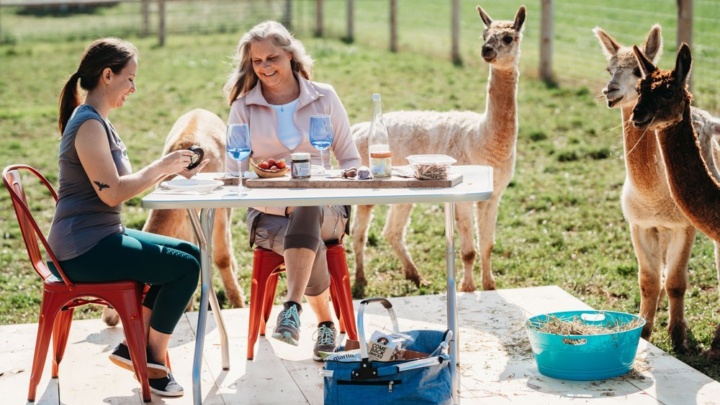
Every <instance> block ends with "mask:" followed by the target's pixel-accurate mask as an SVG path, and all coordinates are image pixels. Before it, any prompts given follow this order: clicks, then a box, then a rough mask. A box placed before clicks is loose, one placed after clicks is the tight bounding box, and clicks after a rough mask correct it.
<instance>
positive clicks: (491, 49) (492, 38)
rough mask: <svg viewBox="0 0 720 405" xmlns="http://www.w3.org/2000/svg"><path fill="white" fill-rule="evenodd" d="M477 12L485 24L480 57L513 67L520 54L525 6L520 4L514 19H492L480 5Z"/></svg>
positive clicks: (494, 63)
mask: <svg viewBox="0 0 720 405" xmlns="http://www.w3.org/2000/svg"><path fill="white" fill-rule="evenodd" d="M477 12H478V14H479V15H480V18H481V19H482V20H483V23H484V24H485V29H484V30H483V34H482V37H483V46H482V51H481V54H482V58H483V59H484V60H485V62H487V63H490V64H491V65H493V66H496V67H500V68H507V69H509V68H514V67H515V66H516V65H517V61H518V59H519V56H520V41H521V40H522V29H523V26H524V24H525V13H526V11H525V6H521V7H520V8H519V9H518V11H517V14H515V20H514V21H493V20H492V18H490V16H489V15H488V14H487V13H486V12H485V10H483V9H482V8H481V7H480V6H477Z"/></svg>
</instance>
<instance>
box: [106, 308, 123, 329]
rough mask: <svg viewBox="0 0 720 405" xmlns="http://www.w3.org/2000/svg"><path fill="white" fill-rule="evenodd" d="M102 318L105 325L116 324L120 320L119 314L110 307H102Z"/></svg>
mask: <svg viewBox="0 0 720 405" xmlns="http://www.w3.org/2000/svg"><path fill="white" fill-rule="evenodd" d="M102 320H103V322H105V325H107V326H116V325H117V324H118V322H120V315H118V313H117V311H115V310H114V309H112V308H110V307H103V312H102Z"/></svg>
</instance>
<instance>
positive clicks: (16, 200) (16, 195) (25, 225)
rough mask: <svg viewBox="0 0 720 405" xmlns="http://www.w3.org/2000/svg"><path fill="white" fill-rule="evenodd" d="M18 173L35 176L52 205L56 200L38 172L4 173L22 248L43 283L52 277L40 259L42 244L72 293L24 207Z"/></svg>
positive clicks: (11, 168) (17, 167)
mask: <svg viewBox="0 0 720 405" xmlns="http://www.w3.org/2000/svg"><path fill="white" fill-rule="evenodd" d="M21 170H22V171H25V172H29V173H31V174H33V175H35V177H36V178H37V179H38V180H39V181H40V183H41V184H43V185H44V186H45V187H46V188H47V190H48V191H49V192H50V195H52V197H53V200H54V201H53V203H54V204H55V203H57V199H58V196H57V193H56V192H55V189H54V188H53V186H52V184H50V182H49V181H48V180H47V179H46V178H45V176H43V175H42V174H41V173H40V172H39V171H37V170H36V169H34V168H32V167H30V166H28V165H22V164H17V165H10V166H7V167H6V168H5V169H4V170H3V173H2V177H3V183H5V188H7V190H8V191H9V192H10V198H11V199H12V203H13V208H14V209H15V215H16V216H17V220H18V225H19V226H20V232H21V233H22V235H23V240H24V241H25V247H26V248H27V252H28V256H29V257H30V262H31V263H32V265H33V268H34V269H35V272H37V274H38V275H39V276H40V277H42V279H43V280H45V279H47V278H48V277H50V276H52V273H51V272H50V269H49V268H48V266H47V263H46V261H45V260H46V259H45V258H44V257H43V254H42V250H41V249H40V245H41V244H42V246H43V248H44V249H45V251H46V252H47V255H48V257H49V258H50V260H52V262H53V263H54V264H55V267H56V268H57V270H58V273H60V276H61V277H62V280H63V282H65V284H66V285H67V286H68V288H69V289H70V290H72V289H73V288H75V285H74V284H73V283H72V281H70V280H69V279H68V278H67V276H66V275H65V273H64V272H63V271H62V268H61V267H60V263H58V260H57V258H56V257H55V254H54V253H53V251H52V249H50V246H49V245H48V242H47V240H46V239H45V235H43V233H42V230H41V229H40V227H39V226H38V224H37V222H36V221H35V219H34V218H33V215H32V213H31V212H30V208H29V207H28V204H27V197H26V195H25V189H24V188H23V185H22V178H21V177H22V176H21V174H20V171H21ZM54 204H53V205H54Z"/></svg>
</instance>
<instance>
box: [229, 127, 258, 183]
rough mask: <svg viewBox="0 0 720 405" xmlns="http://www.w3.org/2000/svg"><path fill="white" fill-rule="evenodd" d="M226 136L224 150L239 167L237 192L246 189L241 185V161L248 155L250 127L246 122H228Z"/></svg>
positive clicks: (250, 146)
mask: <svg viewBox="0 0 720 405" xmlns="http://www.w3.org/2000/svg"><path fill="white" fill-rule="evenodd" d="M226 135H227V137H226V139H225V150H226V151H227V153H228V154H229V155H230V157H232V158H233V159H235V160H237V161H238V167H239V168H240V173H239V175H240V181H239V183H238V194H242V192H243V191H247V188H245V186H244V185H243V170H242V167H241V166H242V165H241V163H242V161H243V160H245V159H247V158H248V157H249V156H250V151H251V150H252V145H251V142H250V128H249V127H248V124H245V123H242V124H230V125H228V126H227V134H226Z"/></svg>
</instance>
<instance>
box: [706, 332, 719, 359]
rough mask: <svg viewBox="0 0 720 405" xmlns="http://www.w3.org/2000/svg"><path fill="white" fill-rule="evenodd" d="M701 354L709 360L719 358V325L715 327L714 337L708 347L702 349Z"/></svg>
mask: <svg viewBox="0 0 720 405" xmlns="http://www.w3.org/2000/svg"><path fill="white" fill-rule="evenodd" d="M702 355H703V357H705V358H706V359H708V360H710V361H714V362H717V361H718V360H720V325H718V326H717V328H716V329H715V337H713V340H712V343H710V348H709V349H708V350H706V351H704V352H703V353H702Z"/></svg>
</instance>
